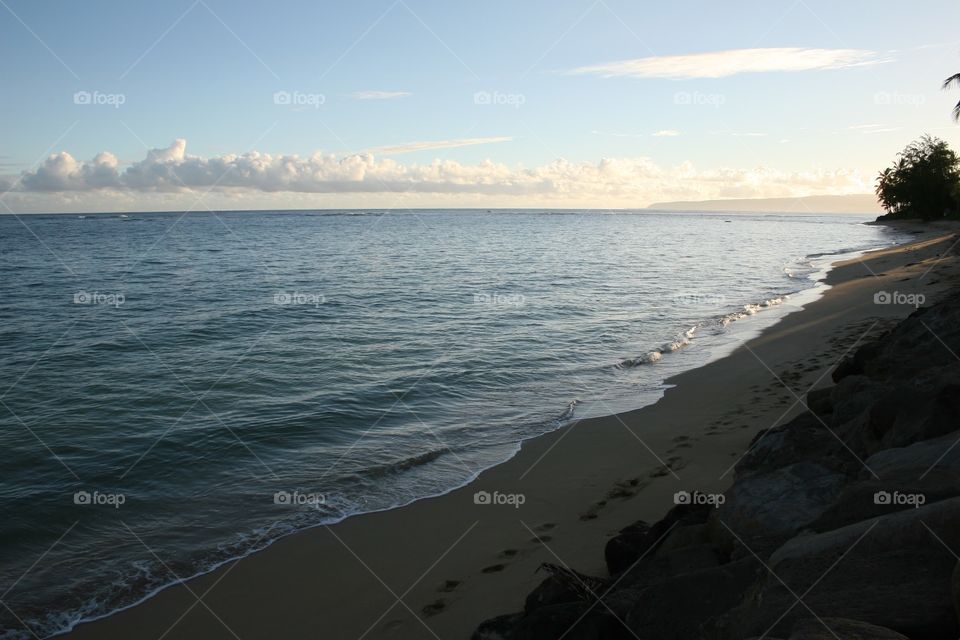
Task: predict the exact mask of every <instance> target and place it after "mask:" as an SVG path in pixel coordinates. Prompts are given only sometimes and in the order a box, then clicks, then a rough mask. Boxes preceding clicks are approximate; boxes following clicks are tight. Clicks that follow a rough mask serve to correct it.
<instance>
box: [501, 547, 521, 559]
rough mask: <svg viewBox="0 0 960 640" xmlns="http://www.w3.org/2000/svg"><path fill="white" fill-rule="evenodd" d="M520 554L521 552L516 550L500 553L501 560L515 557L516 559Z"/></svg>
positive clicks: (505, 550) (506, 550)
mask: <svg viewBox="0 0 960 640" xmlns="http://www.w3.org/2000/svg"><path fill="white" fill-rule="evenodd" d="M518 553H520V552H519V551H517V550H516V549H504V550H503V551H501V552H500V557H501V558H513V557H515V556H516V555H517V554H518Z"/></svg>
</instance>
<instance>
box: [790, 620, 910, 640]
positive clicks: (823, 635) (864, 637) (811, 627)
mask: <svg viewBox="0 0 960 640" xmlns="http://www.w3.org/2000/svg"><path fill="white" fill-rule="evenodd" d="M837 638H841V639H842V640H910V639H909V638H908V637H907V636H905V635H903V634H900V633H897V632H896V631H893V630H891V629H887V628H886V627H878V626H877V625H875V624H870V623H869V622H861V621H860V620H848V619H846V618H820V619H819V620H818V619H816V618H804V619H802V620H798V621H797V624H795V625H793V632H792V633H791V634H790V637H789V638H788V640H837Z"/></svg>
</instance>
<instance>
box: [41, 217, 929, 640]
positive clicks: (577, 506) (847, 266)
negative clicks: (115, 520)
mask: <svg viewBox="0 0 960 640" xmlns="http://www.w3.org/2000/svg"><path fill="white" fill-rule="evenodd" d="M898 226H905V225H898ZM925 230H926V233H924V234H923V236H918V237H922V238H923V239H921V240H920V241H919V243H911V244H901V245H896V246H894V247H891V248H887V249H881V250H879V251H874V252H869V253H867V254H866V255H865V256H863V257H861V258H855V259H853V260H847V261H843V262H840V263H838V264H836V265H835V266H834V268H833V269H831V271H830V273H829V275H828V276H827V278H826V281H825V284H826V285H827V286H831V288H830V289H829V290H827V291H826V293H825V294H821V295H820V296H819V298H818V299H817V300H815V301H814V302H812V303H809V304H808V305H806V306H804V307H803V308H802V309H800V310H798V311H795V312H791V313H787V314H785V315H784V316H782V317H780V318H779V319H777V321H776V322H775V324H773V325H772V326H769V327H766V328H765V329H763V330H762V331H761V332H760V334H759V335H756V336H753V337H752V338H751V339H750V340H749V341H748V342H747V343H746V344H747V345H748V348H747V349H746V350H744V349H743V348H742V347H741V348H738V349H736V350H735V351H734V353H731V354H727V355H725V356H720V357H718V358H715V359H711V361H710V362H708V363H707V364H705V365H703V366H701V367H698V368H696V369H692V370H690V371H687V372H685V373H681V374H679V375H677V376H673V377H671V378H668V379H667V381H666V382H667V383H668V384H670V385H674V386H672V387H671V388H669V389H667V391H666V392H665V393H664V395H663V396H662V397H661V398H660V400H659V401H657V402H656V403H654V404H652V405H648V406H646V407H643V408H640V409H636V410H633V411H629V412H626V413H622V414H614V415H611V416H605V417H599V418H586V419H581V420H575V421H574V422H573V423H572V424H570V425H567V426H564V427H561V428H559V429H557V430H554V431H551V432H549V433H546V434H544V435H541V436H538V437H536V438H533V439H530V440H526V441H524V442H523V443H521V448H520V451H519V452H518V453H517V454H515V455H514V456H513V457H511V458H510V459H508V460H507V461H505V462H503V463H501V464H499V465H496V466H494V467H491V468H488V469H486V470H484V471H481V472H479V474H478V476H477V477H475V478H474V479H473V480H471V481H469V482H467V483H466V484H465V485H464V486H462V487H460V488H456V489H453V490H451V491H449V492H447V493H444V494H441V495H439V496H435V497H431V498H423V499H419V500H416V501H414V502H411V503H409V504H407V505H404V506H399V507H393V508H390V509H387V510H383V511H376V512H368V513H365V514H359V515H354V516H350V517H348V518H347V519H345V520H342V521H340V522H338V523H336V524H333V525H318V526H316V527H312V528H309V529H305V530H301V531H299V532H296V533H293V534H290V535H289V536H285V537H283V538H280V539H278V540H276V541H274V542H273V543H272V544H270V545H269V546H268V547H266V548H265V549H262V550H260V551H257V552H254V553H251V554H249V555H247V556H244V557H242V558H240V559H238V560H232V561H227V562H225V563H224V564H223V565H221V566H220V567H219V568H216V569H214V570H212V571H210V572H206V573H204V574H201V575H199V576H196V577H194V578H191V579H189V580H188V581H187V583H185V584H183V583H180V584H174V585H173V586H170V587H166V588H163V589H161V590H160V591H158V592H156V593H155V594H153V595H152V596H149V597H148V598H146V599H145V600H144V601H141V602H140V603H139V604H136V605H131V606H130V607H128V608H126V609H123V610H120V611H118V612H113V613H111V614H108V615H107V616H106V617H101V618H98V619H96V620H94V621H89V622H83V623H81V624H80V625H78V626H77V627H76V628H75V629H74V631H72V632H68V633H66V634H61V635H59V636H58V637H76V638H85V637H99V638H103V637H108V638H109V637H118V638H119V637H131V636H132V635H134V634H135V633H136V632H137V630H142V629H144V628H146V629H150V630H151V631H153V630H155V631H156V634H157V635H159V634H160V633H163V632H164V631H165V630H167V629H170V628H172V630H171V631H170V633H169V634H167V635H166V637H171V638H179V637H182V638H192V637H198V638H199V637H204V638H207V637H234V634H233V633H232V631H231V629H233V628H236V629H238V630H239V631H240V633H239V634H237V635H239V636H240V637H243V638H244V640H246V639H247V638H256V637H271V631H272V630H274V629H275V628H276V627H275V622H274V621H275V620H278V619H282V620H284V622H285V623H289V632H288V633H287V635H292V636H294V637H299V636H300V635H304V636H307V635H311V634H312V633H315V632H316V630H317V629H318V628H323V629H326V630H329V629H331V628H333V629H337V630H339V631H341V633H342V637H358V636H359V635H361V634H366V635H367V637H404V638H406V637H421V636H422V637H434V636H433V631H432V630H433V629H436V633H437V635H440V636H441V637H467V636H468V635H469V633H470V632H471V631H472V629H473V628H475V627H476V625H477V623H479V621H481V620H483V619H485V618H488V617H490V616H492V615H495V614H497V613H500V612H503V611H507V610H514V609H516V608H518V604H522V602H518V599H522V594H524V593H526V592H527V591H529V590H530V589H531V588H532V587H533V586H535V585H536V584H537V583H538V582H539V580H540V578H541V577H542V576H540V575H535V574H534V571H533V569H535V568H536V566H537V565H538V564H539V562H544V561H547V562H554V563H556V562H557V561H558V560H559V559H561V558H562V560H563V563H564V564H567V563H568V564H570V565H571V566H576V567H577V568H578V569H581V570H584V571H587V572H593V573H601V572H602V565H603V558H602V557H597V555H598V554H597V553H596V551H597V549H596V547H597V545H596V541H597V540H598V539H599V540H602V539H604V537H609V536H610V535H611V532H615V531H616V530H618V529H619V528H620V527H622V526H624V525H625V524H628V521H633V520H636V518H637V517H638V516H641V517H646V516H647V515H650V516H655V515H656V514H659V513H662V512H663V511H665V507H666V506H668V505H669V504H670V503H669V502H668V501H667V500H666V498H667V497H669V496H670V495H671V494H672V493H673V492H675V491H677V490H680V489H687V488H692V487H686V486H683V487H681V486H680V484H682V483H684V482H685V481H686V479H687V478H689V479H690V482H692V481H694V480H697V487H698V488H705V487H709V486H710V485H713V486H715V487H716V488H723V485H724V483H725V482H728V481H729V478H728V477H727V478H725V476H726V475H728V474H726V473H721V474H720V476H719V477H717V478H716V479H713V476H715V475H716V472H717V471H718V470H722V469H723V468H724V467H726V466H731V465H730V463H731V462H733V461H735V456H737V455H738V452H740V451H742V450H743V449H744V448H745V446H744V445H745V443H746V442H749V439H750V438H751V437H752V436H753V434H754V433H755V432H756V431H758V430H760V429H762V428H766V427H768V426H771V424H768V423H767V422H768V418H769V417H772V416H774V415H775V414H777V413H778V412H780V410H781V409H782V408H783V406H785V405H787V404H789V399H788V398H783V397H782V395H783V394H780V397H776V398H769V397H768V398H762V397H759V396H760V391H759V388H758V389H754V387H758V385H757V384H755V385H752V386H746V381H743V384H740V383H741V381H740V380H739V379H733V380H731V379H730V378H736V377H737V376H736V375H730V374H731V373H732V372H731V368H733V369H734V370H735V371H736V372H739V373H743V374H747V373H749V375H747V376H746V377H747V378H749V381H754V380H757V381H760V379H761V378H763V379H766V378H769V377H771V374H772V372H773V371H774V370H776V369H778V368H779V367H781V366H782V365H784V364H785V363H787V362H789V361H790V360H791V359H796V357H797V355H798V354H799V355H804V354H809V353H810V352H811V351H812V350H811V349H810V347H811V345H810V344H809V343H810V342H811V341H814V342H816V341H815V340H813V335H816V337H817V338H818V340H819V341H820V342H829V341H828V340H827V339H826V334H828V333H831V331H832V332H837V330H839V329H843V331H839V334H844V333H846V334H849V333H850V332H849V331H846V329H844V327H847V326H848V325H849V324H850V322H851V321H854V322H858V321H861V320H863V318H865V317H869V316H870V315H871V313H872V314H877V313H878V312H879V313H880V314H881V315H882V316H884V317H885V319H887V320H889V319H891V318H899V317H902V316H905V315H906V314H907V313H909V310H905V309H901V308H896V307H894V306H891V307H885V308H880V309H877V308H876V305H872V304H871V306H865V305H866V304H868V303H865V302H863V301H862V300H861V301H859V302H858V304H857V305H849V304H846V303H847V302H849V301H850V299H851V298H850V296H853V295H854V294H855V293H856V294H862V293H864V290H865V287H864V286H863V285H864V282H863V278H865V277H866V278H869V277H870V274H869V273H866V272H865V271H864V270H863V268H862V267H860V266H859V265H861V264H862V263H863V262H870V263H872V264H873V265H880V264H881V263H883V265H884V266H882V268H872V267H871V270H873V271H876V272H877V273H878V274H879V275H877V277H878V278H880V279H881V280H883V281H884V282H885V283H894V282H896V283H897V284H899V283H900V282H902V281H900V280H897V279H895V278H894V277H893V275H897V276H902V275H904V274H905V273H906V272H904V271H903V270H904V269H907V268H909V267H910V266H911V265H910V264H907V255H908V254H909V253H911V252H922V251H925V250H927V251H929V250H931V247H934V248H935V247H936V244H935V241H934V240H932V239H931V238H934V237H937V234H938V233H939V232H940V231H939V230H931V229H925ZM939 237H941V238H942V237H943V236H942V235H940V236H939ZM918 244H919V245H920V246H919V247H917V245H918ZM911 247H915V248H912V249H911ZM884 260H886V262H884ZM891 269H892V271H893V272H895V273H894V274H893V275H892V274H891V273H887V271H891ZM838 272H839V273H838ZM880 272H883V273H880ZM915 279H921V280H922V277H920V278H917V277H916V275H915ZM871 280H872V278H871ZM858 284H859V285H860V286H856V285H858ZM868 284H870V285H874V288H876V286H875V285H876V284H877V283H875V282H869V283H868ZM911 284H913V283H911ZM922 284H923V283H919V285H922ZM843 287H845V288H846V289H845V295H844V296H841V295H839V294H837V293H835V292H836V291H837V289H838V288H843ZM901 288H903V287H901ZM866 289H869V287H867V288H866ZM854 290H856V291H854ZM925 290H926V289H925ZM871 295H872V294H871ZM845 307H846V308H847V309H846V311H845V310H844V308H845ZM910 310H912V308H911V309H910ZM828 311H829V313H828ZM868 312H871V313H868ZM818 314H819V316H820V317H819V318H818V317H816V316H817V315H818ZM800 316H803V319H800V318H799V317H800ZM875 324H876V323H875ZM824 328H826V329H829V330H831V331H820V330H821V329H824ZM868 331H870V330H869V329H868ZM798 334H799V335H800V336H801V337H802V338H804V339H803V340H802V339H801V337H796V336H797V335H798ZM791 336H792V338H791ZM846 337H847V338H849V340H852V339H854V336H853V335H852V334H851V335H847V336H846ZM849 340H848V341H849ZM840 341H841V342H842V340H840ZM785 342H786V343H790V344H787V345H786V346H784V344H783V343H785ZM820 346H821V347H824V346H826V347H830V346H831V345H830V344H826V345H820ZM755 351H756V352H757V353H760V352H763V354H764V357H763V358H762V360H763V362H764V363H766V362H768V361H769V362H770V363H771V364H770V365H769V367H767V368H768V370H767V371H764V367H761V366H759V365H758V363H757V361H756V360H754V355H757V354H756V353H754V352H755ZM767 352H769V353H767ZM751 354H752V355H751ZM758 359H760V358H758ZM731 361H734V362H731ZM815 362H817V363H818V364H819V365H823V364H826V362H825V361H821V356H818V357H817V358H816V359H815ZM821 368H822V366H818V367H817V368H816V371H817V373H819V371H820V369H821ZM828 369H829V367H828ZM748 370H749V371H748ZM812 376H813V372H811V371H806V370H804V371H802V372H800V373H797V376H796V377H797V379H798V381H800V380H804V379H807V378H811V377H812ZM712 378H715V379H712ZM715 387H721V388H720V389H716V388H715ZM733 390H737V391H738V393H731V392H732V391H733ZM763 394H764V395H767V396H769V395H771V394H770V393H766V392H763ZM750 395H753V396H754V398H753V400H758V402H755V403H752V404H759V405H760V406H759V407H754V408H752V409H751V411H750V412H749V416H750V418H751V419H750V420H746V421H747V422H754V423H757V424H753V425H752V426H751V425H742V426H732V423H733V422H736V421H737V420H733V419H731V417H730V416H728V415H727V414H730V413H731V412H730V411H729V405H728V404H726V403H727V402H728V401H729V400H730V399H731V398H737V397H739V398H741V399H742V398H745V397H747V396H750ZM691 399H694V400H697V401H701V402H704V404H705V405H706V406H697V407H690V406H685V405H690V404H691V403H690V400H691ZM694 404H697V403H694ZM661 405H663V406H661ZM657 407H660V408H659V409H657ZM793 409H795V407H790V408H788V409H787V410H786V412H783V413H782V414H781V415H780V417H779V418H777V419H776V420H774V422H773V423H772V424H780V423H782V422H783V421H785V420H787V419H789V418H790V417H792V414H791V410H793ZM745 412H746V408H744V409H743V411H734V412H732V413H734V414H738V413H745ZM718 414H719V415H718ZM720 418H724V419H720ZM710 420H713V423H711V424H709V427H707V428H706V429H705V430H704V429H703V425H706V424H708V423H710ZM628 423H629V424H628ZM648 423H649V424H648ZM696 424H700V425H701V428H700V429H697V428H696V426H695V425H696ZM641 426H642V430H640V431H639V432H635V428H636V427H641ZM586 432H590V433H589V434H587V433H586ZM641 436H642V438H641ZM707 436H710V437H709V438H708V437H707ZM681 438H683V439H681ZM701 442H702V443H703V444H708V445H710V449H711V451H709V452H706V453H705V454H704V455H702V456H700V455H691V454H695V453H696V451H697V449H701V448H703V447H702V445H701V444H699V443H701ZM714 445H717V446H714ZM721 449H722V454H723V455H721V451H720V450H721ZM671 454H673V455H671ZM603 462H607V463H608V464H602V463H603ZM584 467H590V468H584ZM681 476H683V477H681ZM477 488H479V489H480V490H485V491H489V492H491V495H498V494H499V495H514V494H517V495H523V496H524V503H523V504H522V505H520V506H519V507H518V508H516V509H514V507H513V506H510V505H494V504H486V505H485V504H474V501H473V495H472V491H471V490H472V489H477ZM670 489H672V491H671V490H670ZM498 492H499V493H498ZM638 496H643V497H644V499H643V500H638V499H636V498H637V497H638ZM640 502H642V503H643V509H642V510H640V511H638V510H637V507H638V503H640ZM627 507H632V508H631V509H627ZM627 511H629V516H627V515H626V513H627ZM567 531H570V533H569V534H567ZM548 532H549V533H548ZM385 536H389V537H390V539H389V542H390V543H394V544H390V545H385V544H384V542H385V540H386V539H387V538H385ZM585 541H592V542H585ZM451 545H452V546H451ZM397 555H400V556H403V557H400V558H398V557H395V556H397ZM424 570H427V571H426V573H424ZM325 572H329V573H331V574H332V576H326V575H324V573H325ZM318 578H319V579H320V580H319V582H321V583H318ZM411 584H412V585H413V586H409V585H411ZM214 587H216V588H214ZM198 597H202V598H203V602H202V603H201V602H200V601H199V600H198V599H197V598H198ZM399 598H402V599H403V601H402V602H400V601H399ZM407 601H409V603H408V602H407ZM318 605H319V606H318ZM264 609H266V611H264ZM383 611H387V613H386V614H385V615H383V616H382V617H380V619H377V616H378V615H379V614H380V613H382V612H383ZM364 622H365V624H364ZM371 623H373V624H372V625H371ZM354 631H356V633H354ZM338 637H341V636H338Z"/></svg>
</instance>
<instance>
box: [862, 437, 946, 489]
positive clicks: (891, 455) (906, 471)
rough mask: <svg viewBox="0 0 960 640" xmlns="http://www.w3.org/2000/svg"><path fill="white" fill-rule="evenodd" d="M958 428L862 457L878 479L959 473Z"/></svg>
mask: <svg viewBox="0 0 960 640" xmlns="http://www.w3.org/2000/svg"><path fill="white" fill-rule="evenodd" d="M958 442H960V430H958V431H952V432H950V433H948V434H946V435H943V436H940V437H939V438H931V439H928V440H922V441H920V442H915V443H913V444H911V445H908V446H905V447H894V448H890V449H885V450H883V451H879V452H877V453H875V454H873V455H872V456H870V457H869V458H867V459H866V460H865V462H866V465H867V466H868V467H869V468H870V469H872V470H873V472H874V473H875V474H876V475H877V476H878V477H880V478H884V479H908V478H919V477H920V476H922V475H925V474H929V473H931V472H932V471H936V470H939V471H944V472H948V473H951V474H960V444H956V443H958Z"/></svg>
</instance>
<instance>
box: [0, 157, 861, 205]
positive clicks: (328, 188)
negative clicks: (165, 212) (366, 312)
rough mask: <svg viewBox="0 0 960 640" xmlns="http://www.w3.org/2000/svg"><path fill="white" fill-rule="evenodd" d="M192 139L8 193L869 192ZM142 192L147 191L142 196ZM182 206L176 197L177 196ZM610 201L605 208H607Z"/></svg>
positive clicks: (837, 180) (750, 177) (74, 163)
mask: <svg viewBox="0 0 960 640" xmlns="http://www.w3.org/2000/svg"><path fill="white" fill-rule="evenodd" d="M186 146H187V144H186V140H184V139H178V140H175V141H174V142H173V143H172V144H171V145H170V146H168V147H166V148H159V149H150V150H149V151H148V152H147V154H146V157H145V158H144V159H143V160H140V161H138V162H134V163H132V164H130V165H128V166H126V167H125V168H122V167H121V166H120V163H119V161H118V159H117V157H116V156H115V155H114V154H112V153H109V152H106V151H104V152H101V153H98V154H97V155H96V156H95V157H94V158H92V159H91V160H87V161H82V160H77V159H75V158H74V157H73V156H72V155H70V154H69V153H67V152H66V151H61V152H59V153H55V154H52V155H50V156H49V157H48V158H47V159H46V160H45V161H44V162H43V163H42V164H41V165H40V166H39V167H37V168H36V169H34V170H31V171H25V172H23V173H22V174H21V175H20V176H19V177H17V178H15V179H14V178H10V179H8V184H6V185H3V187H4V190H9V191H11V193H12V194H18V195H28V196H30V197H32V198H39V202H40V203H46V206H47V210H53V208H55V207H54V205H55V204H56V203H57V202H64V203H65V202H70V203H74V204H76V203H77V202H82V199H83V197H84V196H86V195H94V194H96V195H98V196H103V195H104V194H110V195H114V196H119V197H120V198H119V200H120V201H121V202H122V201H123V199H124V198H126V199H128V200H129V199H130V198H138V197H140V195H142V194H153V195H162V196H163V197H164V198H171V196H177V195H180V196H185V197H188V198H193V199H196V198H203V197H205V196H206V195H207V194H209V193H216V194H218V195H221V196H223V195H226V196H228V197H230V196H241V197H242V196H249V195H250V194H258V193H259V194H278V193H289V194H314V195H318V194H380V195H386V196H391V195H392V196H418V195H427V194H432V195H438V194H439V195H447V196H457V197H461V196H465V195H466V196H474V197H475V198H476V202H483V201H484V199H495V198H497V197H510V198H514V199H516V198H519V199H520V200H521V201H528V202H529V203H531V204H535V203H544V202H551V201H553V202H578V201H584V202H593V203H596V204H595V206H630V207H638V206H646V205H648V204H650V203H651V202H655V201H662V200H674V199H712V198H760V197H796V196H809V195H823V194H853V193H863V192H865V191H869V189H870V187H869V185H868V182H867V181H866V180H865V178H864V177H863V176H861V175H860V174H859V173H857V172H856V171H853V170H844V169H836V170H826V169H824V170H810V171H795V172H786V171H779V170H775V169H771V168H765V167H757V168H753V169H735V168H718V169H705V170H698V169H697V168H695V167H694V166H693V164H691V163H689V162H684V163H681V164H679V165H677V166H673V167H665V166H661V165H658V164H657V163H655V162H653V161H652V160H651V159H650V158H645V157H638V158H604V159H601V160H600V161H598V162H570V161H567V160H562V159H559V160H555V161H553V162H550V163H548V164H544V165H542V166H537V167H531V168H525V167H522V166H514V167H511V166H508V165H506V164H503V163H497V162H493V161H491V160H484V161H482V162H479V163H475V164H464V163H460V162H457V161H454V160H434V161H432V162H430V163H424V164H417V163H410V164H403V163H400V162H398V161H396V160H394V159H392V158H379V157H377V156H375V155H374V154H372V153H369V152H364V153H357V154H352V155H345V156H336V155H333V154H325V153H321V152H317V153H314V154H313V155H311V156H309V157H300V156H296V155H271V154H267V153H260V152H256V151H251V152H249V153H244V154H241V155H235V154H228V155H222V156H216V157H211V158H203V157H199V156H191V155H188V154H187V153H186ZM138 194H139V195H138ZM170 201H171V202H174V200H173V199H171V200H170ZM600 203H603V204H600Z"/></svg>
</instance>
